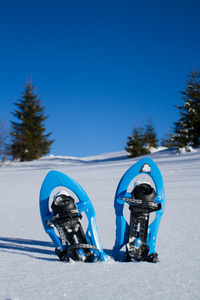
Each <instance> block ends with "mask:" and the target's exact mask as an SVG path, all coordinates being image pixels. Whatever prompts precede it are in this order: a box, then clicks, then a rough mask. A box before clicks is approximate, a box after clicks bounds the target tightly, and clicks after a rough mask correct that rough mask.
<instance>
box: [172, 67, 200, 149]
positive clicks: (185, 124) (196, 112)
mask: <svg viewBox="0 0 200 300" xmlns="http://www.w3.org/2000/svg"><path fill="white" fill-rule="evenodd" d="M188 78H189V79H188V80H186V83H187V87H186V88H185V91H183V92H181V97H182V99H183V101H184V104H183V105H182V106H180V105H177V106H176V107H177V108H178V109H179V112H180V119H179V121H178V122H175V123H174V136H173V137H174V140H175V142H176V144H177V146H181V147H184V146H187V145H191V146H193V147H194V148H196V147H199V146H200V72H199V71H198V70H195V69H193V70H192V72H191V74H190V75H188Z"/></svg>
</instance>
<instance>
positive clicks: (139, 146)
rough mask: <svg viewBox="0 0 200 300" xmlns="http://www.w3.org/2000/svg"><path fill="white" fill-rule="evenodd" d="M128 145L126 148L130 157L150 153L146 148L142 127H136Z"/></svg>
mask: <svg viewBox="0 0 200 300" xmlns="http://www.w3.org/2000/svg"><path fill="white" fill-rule="evenodd" d="M126 145H127V147H125V150H126V151H127V152H129V153H130V154H129V157H130V158H132V157H137V156H141V155H145V154H147V153H149V151H148V150H147V149H146V148H145V144H144V139H143V129H142V128H140V129H138V128H136V127H135V128H134V130H133V133H132V135H130V136H129V137H128V141H127V142H126Z"/></svg>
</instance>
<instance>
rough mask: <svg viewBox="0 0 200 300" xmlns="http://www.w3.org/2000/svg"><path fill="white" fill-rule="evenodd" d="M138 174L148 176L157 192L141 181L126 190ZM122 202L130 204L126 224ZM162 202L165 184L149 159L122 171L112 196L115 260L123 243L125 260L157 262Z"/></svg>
mask: <svg viewBox="0 0 200 300" xmlns="http://www.w3.org/2000/svg"><path fill="white" fill-rule="evenodd" d="M139 174H145V175H148V176H150V177H151V178H152V180H153V182H154V185H155V187H156V191H155V190H154V188H153V187H152V186H151V185H150V184H148V183H140V184H138V185H137V186H136V187H135V188H134V189H133V191H132V192H131V193H128V192H127V189H128V186H129V184H130V182H131V181H132V180H133V181H134V179H135V177H136V176H138V175H139ZM125 203H127V204H128V205H129V210H130V222H129V223H128V222H127V221H126V219H125V217H124V215H123V209H124V204H125ZM164 203H165V196H164V185H163V180H162V175H161V173H160V170H159V169H158V167H157V165H156V164H155V163H154V162H153V160H151V159H150V158H144V159H142V160H140V161H138V162H137V163H136V164H134V165H133V166H132V167H131V168H130V169H129V170H128V171H127V172H126V173H125V174H124V176H123V177H122V179H121V181H120V182H119V185H118V188H117V191H116V195H115V203H114V206H115V213H116V241H115V246H114V248H113V256H114V258H115V259H118V256H119V251H120V249H121V248H122V247H123V246H124V245H126V254H125V258H126V260H127V261H133V260H136V261H148V262H157V261H158V255H157V253H156V252H155V245H156V238H157V232H158V228H159V224H160V220H161V216H162V214H163V212H164ZM153 212H155V214H156V216H155V219H154V221H153V222H152V223H151V224H149V216H150V213H153Z"/></svg>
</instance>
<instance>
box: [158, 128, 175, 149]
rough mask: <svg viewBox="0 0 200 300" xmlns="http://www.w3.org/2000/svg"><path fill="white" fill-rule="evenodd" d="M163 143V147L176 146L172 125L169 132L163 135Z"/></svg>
mask: <svg viewBox="0 0 200 300" xmlns="http://www.w3.org/2000/svg"><path fill="white" fill-rule="evenodd" d="M161 145H162V146H163V147H168V148H171V147H174V146H176V145H175V142H174V139H173V135H172V132H171V127H170V129H169V133H166V134H165V135H164V136H163V137H162V140H161Z"/></svg>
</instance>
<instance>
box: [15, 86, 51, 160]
mask: <svg viewBox="0 0 200 300" xmlns="http://www.w3.org/2000/svg"><path fill="white" fill-rule="evenodd" d="M41 102H42V101H41V100H39V99H38V96H37V94H35V88H34V86H33V85H32V82H31V81H28V82H27V83H26V85H25V92H23V93H22V97H21V99H18V102H15V103H14V104H15V105H16V106H17V109H16V110H15V111H14V112H13V113H12V114H13V116H14V117H16V118H17V119H18V120H19V122H11V125H12V130H11V132H10V134H11V136H12V139H11V147H10V152H11V155H12V156H13V158H14V159H20V161H28V160H33V159H38V158H40V157H42V156H43V155H46V154H48V153H49V151H50V149H51V148H50V147H51V144H52V143H53V140H49V136H50V135H51V133H48V134H44V132H45V127H44V121H45V120H46V119H47V118H48V117H45V116H44V107H42V106H41Z"/></svg>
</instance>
